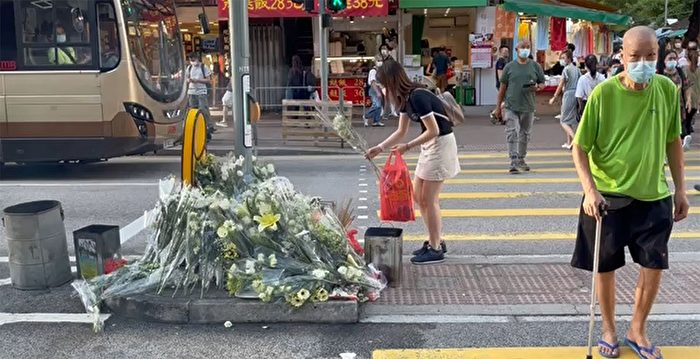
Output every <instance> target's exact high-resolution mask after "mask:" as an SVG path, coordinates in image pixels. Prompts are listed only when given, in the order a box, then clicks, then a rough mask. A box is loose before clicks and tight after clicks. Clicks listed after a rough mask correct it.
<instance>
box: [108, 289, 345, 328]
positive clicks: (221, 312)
mask: <svg viewBox="0 0 700 359" xmlns="http://www.w3.org/2000/svg"><path fill="white" fill-rule="evenodd" d="M105 304H106V305H107V306H108V307H109V309H110V310H111V311H112V312H113V313H114V314H116V315H117V316H121V317H125V318H130V319H138V320H144V321H149V322H158V323H171V324H221V323H224V322H227V321H229V322H231V323H238V324H241V323H317V324H318V323H323V324H347V323H357V322H358V321H359V309H358V303H357V301H354V300H331V301H327V302H319V303H307V304H306V305H304V306H303V307H301V308H293V307H290V306H289V304H287V303H284V302H276V303H264V302H262V301H260V300H256V299H241V298H234V297H230V296H229V294H228V293H226V292H225V291H223V290H213V289H212V290H209V291H208V292H207V293H206V294H205V295H204V297H200V294H199V291H198V290H197V291H195V294H193V295H190V296H181V295H178V296H175V297H173V296H172V291H164V293H162V294H160V295H158V294H154V293H150V294H140V295H134V296H127V297H119V298H110V299H107V300H105Z"/></svg>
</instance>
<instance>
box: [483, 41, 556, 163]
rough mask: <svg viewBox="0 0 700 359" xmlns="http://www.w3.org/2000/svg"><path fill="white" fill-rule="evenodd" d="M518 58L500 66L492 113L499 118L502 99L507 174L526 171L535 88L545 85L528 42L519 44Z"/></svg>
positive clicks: (540, 88)
mask: <svg viewBox="0 0 700 359" xmlns="http://www.w3.org/2000/svg"><path fill="white" fill-rule="evenodd" d="M517 50H518V58H517V59H516V60H515V61H511V62H509V63H508V64H507V65H506V67H505V68H504V69H503V73H502V74H501V77H500V81H501V87H500V88H499V91H498V101H497V102H496V111H495V115H496V117H497V118H502V115H503V113H502V110H501V104H502V103H503V101H504V100H505V104H506V106H505V107H506V110H505V121H506V139H507V140H508V154H509V156H510V173H512V174H516V173H520V172H521V171H524V172H527V171H529V170H530V167H529V166H528V165H527V164H526V163H525V156H526V155H527V145H528V143H529V142H530V130H531V129H532V123H533V121H534V119H535V91H540V90H542V89H543V88H544V81H545V79H544V71H542V67H541V66H540V65H539V64H538V63H536V62H535V61H533V60H531V59H529V58H528V56H530V42H529V41H527V40H525V41H522V42H520V43H519V44H518V46H517Z"/></svg>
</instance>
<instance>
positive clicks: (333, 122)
mask: <svg viewBox="0 0 700 359" xmlns="http://www.w3.org/2000/svg"><path fill="white" fill-rule="evenodd" d="M322 107H323V106H321V104H317V105H316V112H318V113H319V117H320V118H321V121H322V122H323V124H324V125H325V126H326V127H328V128H331V129H333V131H335V133H337V134H338V136H340V138H342V139H343V140H344V141H345V142H347V143H348V144H349V145H350V147H352V149H353V150H355V151H356V152H358V153H360V154H362V155H365V154H366V153H367V152H368V151H369V145H368V144H367V141H366V140H365V138H364V137H362V135H360V134H359V133H358V132H357V131H355V129H354V128H353V127H352V121H351V120H350V119H349V118H347V117H346V116H345V114H343V112H342V111H338V112H337V113H336V114H334V115H330V114H328V113H327V112H325V111H324V110H323V108H322ZM369 163H370V164H371V165H372V170H373V171H374V174H375V175H376V176H377V178H379V177H380V174H381V171H380V170H379V167H377V165H376V164H375V163H374V161H372V160H370V161H369Z"/></svg>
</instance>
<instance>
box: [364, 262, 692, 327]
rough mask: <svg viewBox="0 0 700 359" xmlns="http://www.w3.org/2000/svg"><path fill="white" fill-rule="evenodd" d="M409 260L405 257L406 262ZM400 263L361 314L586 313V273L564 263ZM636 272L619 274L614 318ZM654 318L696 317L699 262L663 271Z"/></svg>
mask: <svg viewBox="0 0 700 359" xmlns="http://www.w3.org/2000/svg"><path fill="white" fill-rule="evenodd" d="M405 259H407V257H406V258H405ZM404 263H405V264H404V265H403V272H402V281H401V285H400V286H399V287H397V288H391V287H388V288H386V289H385V290H384V291H383V292H382V295H381V297H380V298H379V300H378V301H377V302H374V303H371V304H369V305H366V306H365V307H364V308H363V315H364V316H377V315H381V316H387V315H408V314H411V315H460V316H469V315H498V316H539V315H545V316H547V315H552V316H556V315H565V316H576V315H586V314H588V311H589V306H590V284H591V274H590V272H587V271H583V270H579V269H575V268H572V267H571V266H570V265H569V264H568V263H562V262H561V261H560V262H559V263H542V262H541V261H540V262H539V263H534V262H533V263H527V262H519V263H507V261H505V262H501V263H494V262H491V263H490V262H488V261H479V260H476V261H471V262H468V261H461V262H460V260H459V259H450V258H449V257H448V260H447V261H446V262H445V263H443V264H435V265H430V266H419V265H412V264H410V263H406V262H404ZM638 272H639V271H638V268H637V266H636V265H632V264H630V265H627V266H625V267H623V268H622V269H621V270H619V271H618V272H617V283H618V285H617V288H618V290H617V303H618V310H617V314H618V315H629V314H631V308H632V304H633V303H634V290H635V287H636V282H637V275H638ZM653 313H654V314H656V315H659V314H665V315H669V314H697V313H700V262H697V261H692V262H678V261H676V262H674V264H673V266H672V268H671V269H670V270H668V271H665V272H664V280H663V285H662V286H661V291H660V292H659V295H658V297H657V300H656V304H655V306H654V311H653Z"/></svg>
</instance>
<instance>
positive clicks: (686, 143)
mask: <svg viewBox="0 0 700 359" xmlns="http://www.w3.org/2000/svg"><path fill="white" fill-rule="evenodd" d="M692 141H693V137H692V136H691V135H687V136H685V137H683V150H684V151H688V150H690V143H691V142H692Z"/></svg>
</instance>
